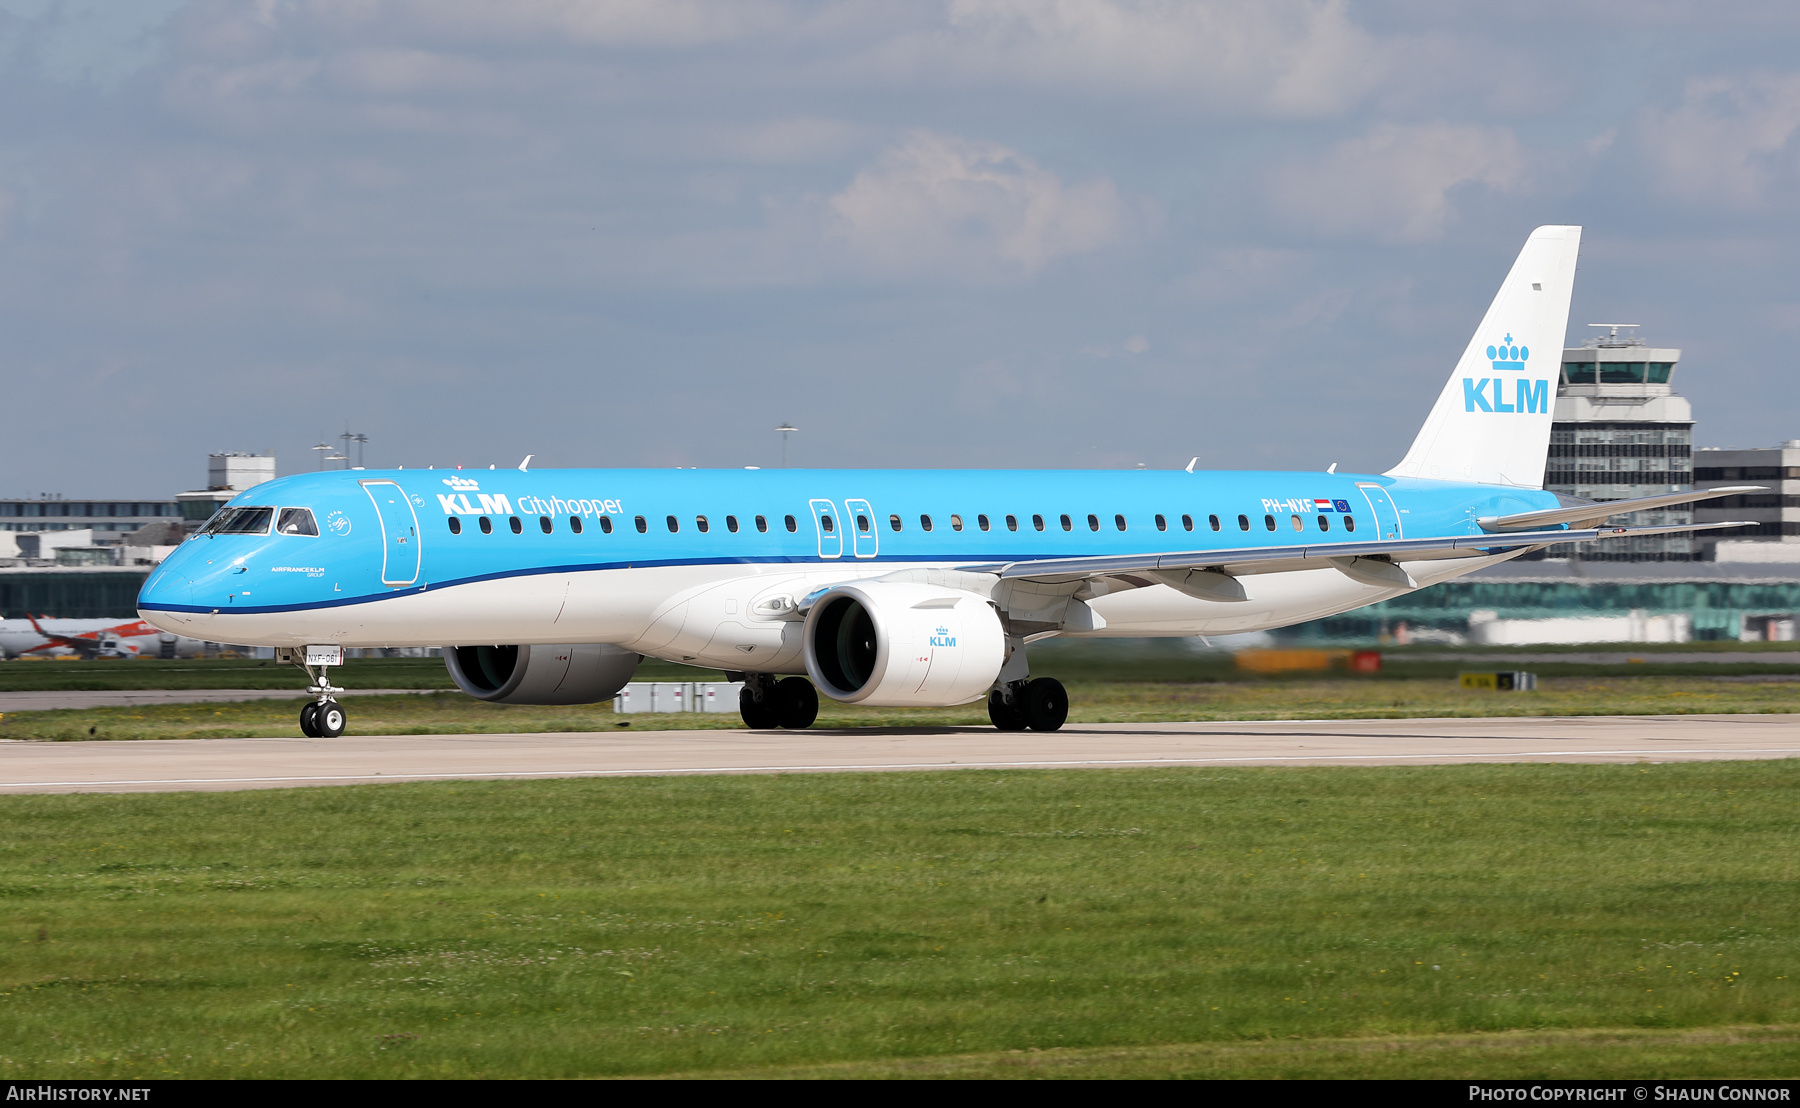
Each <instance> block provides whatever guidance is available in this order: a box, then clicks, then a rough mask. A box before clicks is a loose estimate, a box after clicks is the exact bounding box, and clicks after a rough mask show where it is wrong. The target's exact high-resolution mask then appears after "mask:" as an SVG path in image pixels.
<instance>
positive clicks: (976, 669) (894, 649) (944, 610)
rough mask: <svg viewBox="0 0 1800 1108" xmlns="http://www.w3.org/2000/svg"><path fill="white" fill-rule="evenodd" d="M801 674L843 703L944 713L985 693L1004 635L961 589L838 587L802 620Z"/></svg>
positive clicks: (982, 602)
mask: <svg viewBox="0 0 1800 1108" xmlns="http://www.w3.org/2000/svg"><path fill="white" fill-rule="evenodd" d="M805 657H806V672H807V673H808V674H809V675H811V677H812V679H813V683H814V684H815V685H817V686H818V687H819V691H820V692H822V693H824V694H825V695H826V696H829V697H831V698H832V699H833V700H838V701H842V702H844V703H846V704H869V705H877V706H884V707H927V706H929V707H945V706H948V705H951V704H964V703H967V702H968V701H971V700H976V699H979V698H980V697H982V696H984V695H986V694H987V691H988V689H989V688H991V687H992V686H993V684H994V679H995V678H996V677H998V676H999V674H1000V666H1001V665H1002V664H1003V663H1004V662H1005V661H1006V632H1005V630H1004V629H1003V628H1002V627H1001V626H1000V617H999V615H998V614H997V613H995V611H994V608H993V605H992V604H989V603H988V602H987V600H986V599H984V598H982V597H980V596H977V595H975V594H974V593H970V592H963V591H961V590H958V589H946V588H940V587H937V586H933V585H914V584H906V583H901V582H883V581H874V582H868V583H865V584H858V585H839V586H838V587H837V588H834V589H832V590H831V591H829V592H827V593H826V594H825V595H823V596H821V597H819V598H818V599H817V600H816V601H814V602H813V606H812V610H811V611H810V612H809V613H808V614H807V617H806V632H805Z"/></svg>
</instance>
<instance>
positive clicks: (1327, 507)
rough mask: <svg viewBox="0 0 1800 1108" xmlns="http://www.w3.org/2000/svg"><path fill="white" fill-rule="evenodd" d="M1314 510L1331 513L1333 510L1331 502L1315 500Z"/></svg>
mask: <svg viewBox="0 0 1800 1108" xmlns="http://www.w3.org/2000/svg"><path fill="white" fill-rule="evenodd" d="M1313 510H1314V511H1318V512H1329V511H1331V510H1332V507H1331V501H1329V500H1315V501H1313Z"/></svg>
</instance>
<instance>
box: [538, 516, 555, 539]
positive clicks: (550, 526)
mask: <svg viewBox="0 0 1800 1108" xmlns="http://www.w3.org/2000/svg"><path fill="white" fill-rule="evenodd" d="M538 530H540V531H542V532H543V533H544V534H546V535H548V534H549V533H550V532H552V531H554V530H556V524H554V523H551V522H550V517H549V516H539V517H538Z"/></svg>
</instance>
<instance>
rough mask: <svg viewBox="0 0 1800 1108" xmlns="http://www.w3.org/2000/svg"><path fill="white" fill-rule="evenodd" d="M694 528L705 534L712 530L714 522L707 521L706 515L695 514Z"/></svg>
mask: <svg viewBox="0 0 1800 1108" xmlns="http://www.w3.org/2000/svg"><path fill="white" fill-rule="evenodd" d="M694 530H696V531H698V532H700V533H701V534H702V535H704V534H706V533H707V532H708V531H710V530H712V524H710V523H708V522H706V517H705V516H695V517H694Z"/></svg>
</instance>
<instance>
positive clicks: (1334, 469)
mask: <svg viewBox="0 0 1800 1108" xmlns="http://www.w3.org/2000/svg"><path fill="white" fill-rule="evenodd" d="M1325 472H1326V473H1336V472H1337V463H1336V462H1332V463H1331V464H1330V465H1328V466H1326V467H1325Z"/></svg>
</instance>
